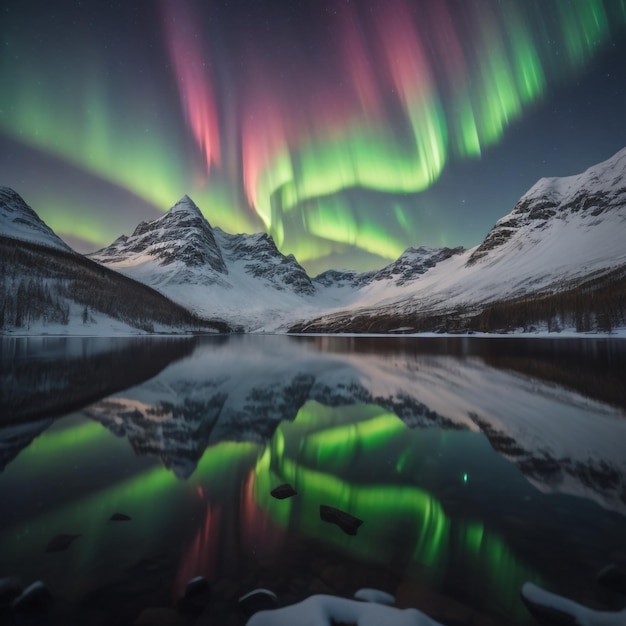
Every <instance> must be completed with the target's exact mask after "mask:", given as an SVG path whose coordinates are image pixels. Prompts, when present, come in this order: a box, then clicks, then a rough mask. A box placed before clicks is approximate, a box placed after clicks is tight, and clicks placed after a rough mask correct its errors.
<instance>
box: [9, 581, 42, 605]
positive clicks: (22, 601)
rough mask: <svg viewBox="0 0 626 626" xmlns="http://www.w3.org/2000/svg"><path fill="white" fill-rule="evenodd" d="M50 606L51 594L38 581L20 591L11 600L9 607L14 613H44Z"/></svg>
mask: <svg viewBox="0 0 626 626" xmlns="http://www.w3.org/2000/svg"><path fill="white" fill-rule="evenodd" d="M51 604H52V594H51V593H50V591H48V588H47V587H46V585H45V584H44V583H43V582H42V581H41V580H38V581H36V582H34V583H32V584H31V585H29V586H28V587H26V589H24V591H22V593H21V594H20V595H19V596H18V597H17V598H15V600H13V602H12V604H11V606H12V607H13V609H14V610H15V611H16V612H22V613H44V612H45V611H47V610H48V608H49V607H50V605H51Z"/></svg>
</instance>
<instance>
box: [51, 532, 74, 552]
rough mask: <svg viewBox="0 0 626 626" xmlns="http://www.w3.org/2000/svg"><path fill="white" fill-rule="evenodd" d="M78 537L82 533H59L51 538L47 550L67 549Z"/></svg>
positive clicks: (58, 550)
mask: <svg viewBox="0 0 626 626" xmlns="http://www.w3.org/2000/svg"><path fill="white" fill-rule="evenodd" d="M78 537H80V535H66V534H61V535H57V536H56V537H54V538H53V539H51V540H50V542H49V543H48V545H47V546H46V552H63V550H67V549H68V548H69V547H70V545H71V544H72V542H73V541H74V539H77V538H78Z"/></svg>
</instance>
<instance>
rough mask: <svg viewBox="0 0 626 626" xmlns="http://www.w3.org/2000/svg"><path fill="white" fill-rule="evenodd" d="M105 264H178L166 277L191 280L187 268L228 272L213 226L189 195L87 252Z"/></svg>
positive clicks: (209, 273)
mask: <svg viewBox="0 0 626 626" xmlns="http://www.w3.org/2000/svg"><path fill="white" fill-rule="evenodd" d="M89 256H90V257H91V258H92V259H94V260H95V261H98V262H99V263H103V264H105V265H113V266H123V265H130V264H137V263H141V262H142V261H143V262H145V261H148V260H151V261H153V262H154V263H156V264H158V265H161V266H163V267H168V266H172V265H173V264H178V266H179V271H175V272H170V273H169V280H176V281H177V282H181V283H185V282H193V281H194V280H197V279H198V275H197V273H196V272H192V271H187V270H190V269H192V268H193V269H204V270H205V278H209V277H211V276H212V275H215V277H216V278H217V275H225V274H228V269H227V268H226V264H225V263H224V258H223V257H222V252H221V250H220V248H219V246H218V245H217V243H216V241H215V237H214V235H213V229H212V228H211V225H210V224H209V222H208V221H207V220H206V219H205V218H204V216H203V215H202V213H201V212H200V209H198V207H197V206H196V205H195V204H194V202H193V201H192V200H191V198H189V197H188V196H184V197H183V198H182V199H181V200H179V201H178V202H177V203H176V204H175V205H174V206H173V207H172V208H171V209H170V210H169V211H168V212H167V213H166V214H165V215H163V217H160V218H158V219H156V220H152V221H151V222H141V224H139V225H138V226H137V228H136V229H135V231H134V232H133V234H132V235H131V236H130V237H127V236H126V235H122V236H121V237H119V238H118V239H116V240H115V241H114V242H113V243H112V244H111V245H110V246H108V247H107V248H103V249H102V250H99V251H98V252H94V253H93V254H91V255H89Z"/></svg>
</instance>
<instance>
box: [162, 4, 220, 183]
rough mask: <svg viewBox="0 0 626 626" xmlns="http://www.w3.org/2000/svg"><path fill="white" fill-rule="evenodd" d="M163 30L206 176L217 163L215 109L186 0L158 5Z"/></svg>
mask: <svg viewBox="0 0 626 626" xmlns="http://www.w3.org/2000/svg"><path fill="white" fill-rule="evenodd" d="M161 6H162V8H163V10H162V15H163V20H162V21H163V27H164V30H165V38H166V42H167V49H168V51H169V55H170V59H171V61H172V64H173V66H174V72H175V75H176V82H177V84H178V92H179V95H180V100H181V104H182V106H183V109H184V111H185V117H186V119H187V123H188V124H189V126H190V127H191V130H192V132H193V135H194V137H195V140H196V142H197V144H198V146H199V148H200V150H201V151H202V155H203V157H204V160H205V162H206V169H207V173H208V172H209V171H210V170H211V166H212V165H214V164H215V165H217V164H219V162H220V141H219V131H218V119H217V109H216V105H215V98H214V95H213V89H212V87H211V81H210V78H209V76H210V70H209V66H208V63H207V55H206V53H205V51H204V50H203V47H202V45H201V41H202V37H201V35H202V33H198V32H197V30H196V24H198V23H199V22H198V21H197V20H194V18H193V14H192V12H191V10H190V7H189V5H188V4H187V3H186V2H185V0H176V2H168V1H167V0H164V1H163V2H162V3H161Z"/></svg>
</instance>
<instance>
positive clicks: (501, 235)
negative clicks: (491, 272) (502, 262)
mask: <svg viewBox="0 0 626 626" xmlns="http://www.w3.org/2000/svg"><path fill="white" fill-rule="evenodd" d="M625 205H626V148H624V149H622V150H620V151H619V152H617V153H616V154H614V155H613V156H612V157H611V158H609V159H607V160H606V161H603V162H602V163H598V164H596V165H592V166H591V167H589V168H587V169H586V170H585V171H584V172H582V173H581V174H575V175H573V176H562V177H552V178H541V179H539V180H538V181H537V182H536V183H535V184H534V185H533V186H532V187H531V188H530V189H529V190H528V191H527V192H526V193H525V194H524V195H523V196H522V197H521V198H520V199H519V201H518V202H517V204H516V205H515V207H514V208H513V210H512V211H511V212H510V213H509V214H508V215H505V216H504V217H501V218H500V219H499V220H498V221H497V222H496V224H495V226H494V227H493V228H492V229H491V230H490V231H489V233H487V236H486V237H485V239H484V240H483V242H482V243H481V244H480V245H479V246H478V247H477V248H476V250H475V251H474V252H473V253H472V255H471V256H470V258H469V260H468V265H473V264H474V263H476V262H477V261H479V260H480V259H482V258H483V257H485V256H487V255H488V254H490V253H491V251H493V250H495V249H497V248H503V246H505V245H506V246H508V245H513V246H514V247H515V246H518V247H519V245H523V242H524V241H530V240H531V239H533V238H537V236H538V233H539V232H541V231H543V230H545V229H546V228H549V227H551V226H553V225H554V224H556V223H559V222H561V223H565V222H569V221H572V220H574V219H575V220H579V221H580V222H581V228H583V227H584V228H587V227H589V226H590V225H592V223H593V222H594V221H595V220H596V218H598V216H599V215H601V214H605V213H611V212H615V211H620V210H623V207H624V206H625ZM513 240H517V243H516V244H512V243H511V242H513Z"/></svg>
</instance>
